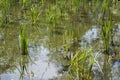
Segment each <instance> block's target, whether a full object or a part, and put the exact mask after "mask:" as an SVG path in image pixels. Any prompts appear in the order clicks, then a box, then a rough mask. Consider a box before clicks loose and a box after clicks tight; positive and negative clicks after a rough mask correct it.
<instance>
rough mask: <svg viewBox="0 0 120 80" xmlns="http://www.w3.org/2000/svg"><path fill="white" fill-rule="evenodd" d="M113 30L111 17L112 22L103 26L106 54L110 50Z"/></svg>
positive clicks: (106, 22)
mask: <svg viewBox="0 0 120 80" xmlns="http://www.w3.org/2000/svg"><path fill="white" fill-rule="evenodd" d="M111 29H112V17H111V16H110V20H108V21H105V20H104V21H103V26H102V36H103V44H104V48H105V50H106V52H108V50H109V46H110V44H109V42H110V38H111V34H112V33H111Z"/></svg>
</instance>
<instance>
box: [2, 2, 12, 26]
mask: <svg viewBox="0 0 120 80" xmlns="http://www.w3.org/2000/svg"><path fill="white" fill-rule="evenodd" d="M1 7H2V18H1V25H2V26H4V25H5V24H7V23H8V14H9V10H10V0H2V1H1Z"/></svg>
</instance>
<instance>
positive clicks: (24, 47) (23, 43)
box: [19, 26, 28, 55]
mask: <svg viewBox="0 0 120 80" xmlns="http://www.w3.org/2000/svg"><path fill="white" fill-rule="evenodd" d="M19 38H20V39H19V44H20V53H21V54H22V55H27V54H28V49H27V47H28V41H27V39H26V37H25V26H22V27H21V29H20V35H19Z"/></svg>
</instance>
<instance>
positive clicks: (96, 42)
mask: <svg viewBox="0 0 120 80" xmlns="http://www.w3.org/2000/svg"><path fill="white" fill-rule="evenodd" d="M38 2H39V1H38ZM38 2H37V3H35V2H33V3H32V4H34V5H36V6H37V7H39V6H41V5H39V3H38ZM32 4H31V3H30V2H29V3H28V4H26V5H27V7H26V9H25V10H23V12H22V8H21V6H20V5H17V4H16V5H12V7H11V8H10V13H9V15H7V16H8V17H9V18H8V20H9V21H8V24H6V25H2V26H1V27H0V80H72V79H73V77H72V76H73V75H71V74H70V73H69V71H67V70H68V69H67V68H68V66H67V64H68V62H69V60H70V58H72V57H73V55H74V53H75V52H76V51H77V49H79V48H80V49H83V48H84V49H86V50H89V47H90V46H92V48H93V53H92V54H93V55H94V56H96V58H95V59H96V63H94V65H93V67H92V78H91V80H120V15H119V9H120V6H119V5H118V4H119V2H118V4H117V6H116V7H114V8H112V7H111V12H112V13H113V30H112V31H113V34H114V36H113V43H114V46H110V50H111V52H112V54H113V53H114V54H116V55H117V56H115V57H114V58H112V59H111V58H109V57H111V55H109V54H104V50H103V46H104V44H103V39H102V33H101V25H100V24H99V21H98V20H99V19H101V17H102V13H101V12H100V9H97V8H98V6H99V5H100V4H99V3H98V4H97V6H95V4H94V5H92V4H91V3H86V2H85V3H84V4H82V3H81V4H79V5H80V6H76V5H75V4H73V3H72V0H71V2H67V3H64V2H63V3H62V4H60V3H59V5H57V6H55V3H54V1H48V2H45V3H44V4H45V5H44V7H39V8H40V10H42V11H41V13H40V16H39V17H38V18H37V20H36V24H32V20H31V16H30V15H31V14H30V9H29V8H30V7H31V5H32ZM40 4H41V2H40ZM76 4H77V3H76ZM90 5H92V6H90ZM0 7H1V6H0ZM59 7H60V9H61V11H60V9H59ZM77 7H79V8H77ZM38 10H39V9H38ZM55 10H56V11H55ZM106 14H107V13H106ZM107 15H108V14H107ZM1 17H2V11H1V9H0V18H1ZM0 25H1V22H0ZM22 25H26V29H25V36H26V38H27V39H28V52H29V54H28V55H26V56H23V55H21V54H20V50H19V44H20V43H19V35H20V27H21V26H22ZM110 41H111V40H110ZM66 49H68V50H66ZM110 50H109V51H110ZM66 51H68V53H69V54H66V53H67V52H66ZM71 53H72V54H71ZM69 56H70V57H69ZM87 63H88V62H87ZM88 65H89V63H88ZM106 66H107V67H106ZM73 80H74V79H73Z"/></svg>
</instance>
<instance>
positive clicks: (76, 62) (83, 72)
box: [68, 48, 95, 80]
mask: <svg viewBox="0 0 120 80" xmlns="http://www.w3.org/2000/svg"><path fill="white" fill-rule="evenodd" d="M88 59H89V61H90V62H89V67H88V64H87V63H88V62H87V61H88ZM94 62H95V58H94V56H93V54H92V48H90V49H89V50H83V51H80V50H77V51H76V52H75V53H74V56H73V57H72V58H71V60H70V62H69V64H68V65H69V73H70V74H71V75H72V76H74V79H77V80H84V79H85V80H88V79H89V80H90V79H91V69H92V66H93V64H94Z"/></svg>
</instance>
